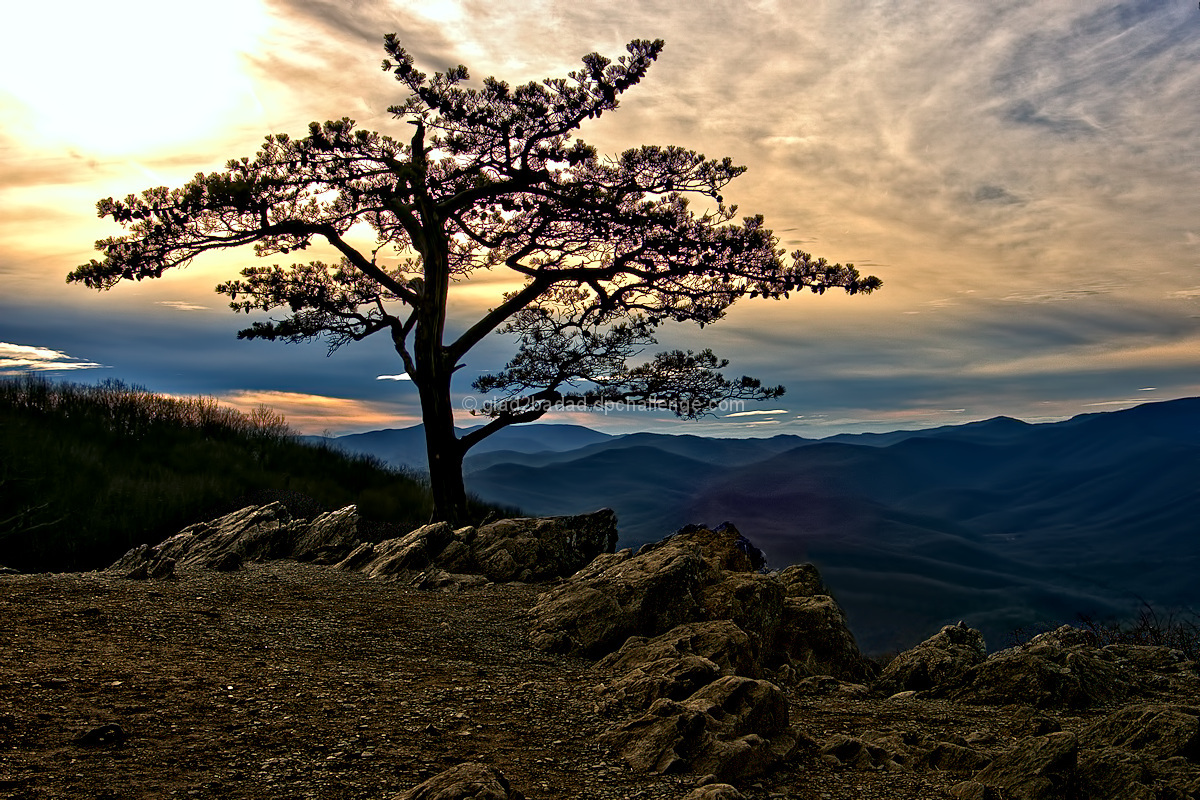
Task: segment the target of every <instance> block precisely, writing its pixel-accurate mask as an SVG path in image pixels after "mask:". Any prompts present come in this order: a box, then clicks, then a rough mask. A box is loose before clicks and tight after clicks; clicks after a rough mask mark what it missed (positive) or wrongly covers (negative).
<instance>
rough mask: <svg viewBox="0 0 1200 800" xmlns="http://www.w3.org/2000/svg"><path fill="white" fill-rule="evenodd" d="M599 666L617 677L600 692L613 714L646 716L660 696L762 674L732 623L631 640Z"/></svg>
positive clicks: (679, 696) (685, 695)
mask: <svg viewBox="0 0 1200 800" xmlns="http://www.w3.org/2000/svg"><path fill="white" fill-rule="evenodd" d="M596 667H597V669H598V670H600V671H603V672H607V673H612V674H615V675H616V676H617V677H616V678H614V679H613V680H610V681H608V682H606V683H604V684H602V685H601V686H600V688H599V690H598V693H599V695H600V704H601V708H602V709H603V710H604V712H605V713H607V714H609V715H613V714H616V713H620V712H633V713H641V712H642V711H644V710H646V709H648V708H649V707H650V706H651V705H652V704H653V703H654V701H656V700H658V699H659V698H664V697H665V698H668V699H670V700H684V699H686V698H688V697H690V696H691V695H692V694H694V693H695V692H697V691H699V690H700V689H701V688H703V687H705V686H707V685H708V684H710V683H712V682H713V681H715V680H716V679H717V678H720V677H723V676H727V675H740V676H743V677H751V678H754V677H758V675H759V672H760V670H759V667H758V663H757V661H756V660H755V651H754V647H753V645H752V643H751V641H750V637H749V636H747V635H746V633H745V631H743V630H742V629H741V628H739V627H738V626H737V625H735V624H733V622H731V621H730V620H716V621H712V622H693V623H689V624H686V625H680V626H678V627H675V628H672V629H671V630H670V631H668V632H667V633H664V634H663V635H661V636H656V637H655V638H653V639H647V638H645V637H642V636H631V637H630V638H629V639H627V640H626V641H625V644H624V645H623V646H622V647H621V649H620V650H618V651H616V652H615V653H611V654H609V655H608V656H605V657H604V658H603V659H602V660H601V661H600V662H599V663H598V664H597V665H596Z"/></svg>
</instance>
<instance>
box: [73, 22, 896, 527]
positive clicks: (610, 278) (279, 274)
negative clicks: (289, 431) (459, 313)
mask: <svg viewBox="0 0 1200 800" xmlns="http://www.w3.org/2000/svg"><path fill="white" fill-rule="evenodd" d="M384 46H385V49H386V51H387V54H388V58H387V59H386V60H384V62H383V69H384V70H386V71H388V72H390V73H392V74H393V75H394V76H395V79H396V80H397V81H398V82H399V83H400V84H401V85H402V86H403V87H404V88H405V89H406V90H407V97H406V99H405V100H404V102H402V103H400V104H399V105H395V106H392V107H391V108H390V109H389V111H390V112H391V113H392V114H393V115H394V116H395V117H396V118H397V119H400V120H404V121H406V122H408V123H409V124H411V125H412V130H411V136H408V137H405V138H403V139H394V138H391V137H389V136H386V135H383V134H380V133H375V132H372V131H367V130H363V129H360V128H357V127H356V126H355V123H354V122H353V121H352V120H349V119H345V118H344V119H341V120H337V121H330V122H325V123H324V124H318V123H315V122H314V123H312V124H311V125H310V126H309V131H308V135H307V136H305V137H303V138H292V137H289V136H288V135H287V134H275V135H272V136H268V137H267V139H266V142H265V143H264V145H263V147H262V149H261V150H259V152H258V153H257V155H256V156H255V157H254V158H253V159H250V158H242V159H240V160H233V161H230V162H228V164H227V165H226V168H225V169H224V170H223V171H219V172H213V173H209V174H204V173H201V174H197V175H196V176H195V178H194V179H193V180H191V181H190V182H188V183H187V184H186V185H185V186H182V187H180V188H176V189H169V188H166V187H159V188H154V189H149V190H147V191H145V192H142V193H141V194H140V195H130V196H128V197H126V198H125V199H124V200H114V199H112V198H108V199H105V200H101V201H100V202H99V203H98V205H97V207H98V211H99V214H100V216H101V217H110V218H112V219H113V220H114V221H115V222H118V223H120V224H121V225H123V226H124V227H125V228H126V233H125V235H122V236H117V237H111V238H108V239H104V240H102V241H99V242H97V243H96V247H97V249H98V250H100V251H101V252H102V254H103V259H102V260H96V259H92V260H91V261H90V262H89V263H87V264H84V265H82V266H80V267H78V268H77V269H75V270H74V271H73V272H71V273H70V275H69V276H68V281H71V282H81V283H84V284H85V285H87V286H89V287H92V288H97V289H108V288H111V287H112V286H114V285H116V284H118V283H120V282H121V281H123V280H142V279H146V278H158V277H161V276H162V275H163V274H164V272H165V271H167V270H169V269H172V268H174V267H181V266H184V265H186V264H187V263H189V262H190V261H191V260H192V259H193V258H195V257H196V256H197V255H200V254H201V253H204V252H206V251H210V250H216V249H222V248H229V247H240V246H243V245H253V247H254V251H255V253H256V254H257V255H258V256H260V257H271V256H276V255H283V256H286V255H290V254H294V253H296V252H298V251H302V250H305V249H307V248H309V247H310V246H311V245H313V243H314V242H326V243H328V244H329V245H332V247H333V248H335V249H336V251H337V252H338V253H339V254H340V260H339V261H338V262H337V263H327V262H325V261H320V260H314V261H308V262H306V263H292V264H290V265H287V266H280V265H279V264H271V265H270V266H250V267H246V268H245V269H243V270H242V272H241V277H240V278H239V279H236V280H231V281H228V282H225V283H222V284H221V285H220V286H218V287H217V291H218V292H220V293H222V294H225V295H228V296H229V298H230V300H231V307H232V308H234V309H235V310H237V311H242V312H246V313H251V312H258V311H264V312H276V311H282V312H283V315H282V316H281V317H280V318H270V319H267V320H261V321H254V322H252V323H251V324H250V326H249V327H247V328H245V329H244V330H242V331H241V332H240V333H239V334H238V335H239V337H240V338H261V339H270V340H284V341H289V342H300V341H308V340H312V339H319V338H320V339H324V340H325V341H326V342H327V343H328V344H329V346H330V349H331V350H333V349H336V348H338V347H340V346H342V345H344V344H346V343H348V342H351V341H357V340H360V339H364V338H366V337H368V336H372V335H374V334H377V333H386V334H387V335H389V336H390V337H391V341H392V343H393V346H394V348H395V351H396V353H397V354H398V355H399V357H400V359H401V360H402V362H403V364H404V369H405V370H406V372H407V374H408V375H409V376H410V377H411V378H412V380H413V382H414V384H415V385H416V387H417V389H418V392H419V394H420V398H421V405H422V415H423V420H424V424H425V431H426V437H427V442H428V451H429V465H430V476H431V480H432V483H433V488H434V495H435V501H436V502H437V504H438V513H439V515H440V516H442V517H444V518H448V519H453V518H455V517H456V516H457V514H458V513H459V510H460V509H461V507H462V504H463V502H464V500H465V494H464V491H463V483H462V474H461V465H462V457H463V454H464V453H465V452H466V451H467V450H468V449H469V448H470V447H471V446H472V445H474V444H477V443H478V442H479V441H481V440H482V439H483V438H485V437H487V436H488V435H490V434H492V433H494V432H495V431H496V430H499V429H500V428H502V427H504V426H505V425H510V424H513V423H520V422H529V421H533V420H535V419H538V418H539V417H541V416H542V415H544V414H545V413H546V412H547V411H550V410H552V409H557V408H563V407H570V406H573V407H584V408H595V407H598V406H601V405H603V404H607V403H612V402H627V403H636V404H639V405H644V406H647V407H652V408H661V409H667V410H669V411H671V412H674V413H675V414H677V415H679V416H683V417H692V418H694V417H698V416H702V415H704V414H706V413H710V412H711V411H712V410H713V409H715V408H716V407H717V406H718V405H719V404H720V403H721V402H722V401H726V400H729V399H731V398H739V399H768V398H772V397H777V396H779V395H780V394H782V393H783V387H778V386H777V387H765V386H763V385H762V384H761V383H760V382H759V381H758V380H756V379H753V378H748V377H741V378H733V379H731V378H726V377H725V376H724V375H722V374H721V372H720V370H721V369H722V368H723V367H724V366H725V365H726V362H725V360H723V359H720V358H718V357H717V356H715V355H714V354H713V353H712V352H711V351H709V350H701V351H698V352H693V351H672V352H666V353H659V354H657V355H655V356H653V357H651V358H649V359H646V360H641V361H639V360H638V359H639V358H640V357H641V354H642V353H643V352H644V351H645V350H646V348H648V347H650V346H651V345H653V344H655V343H656V342H655V338H654V333H655V330H656V329H657V328H658V326H660V325H661V324H662V323H664V322H667V321H677V322H695V323H698V324H699V325H701V326H704V325H707V324H710V323H713V322H716V321H718V320H719V319H721V318H722V316H723V315H724V314H725V312H726V310H727V309H728V308H729V307H730V305H732V304H733V303H734V302H735V301H737V300H738V299H740V298H742V297H744V296H747V295H749V296H750V297H755V296H760V297H765V298H776V299H778V298H782V297H787V296H788V295H789V293H791V292H793V291H797V290H800V289H804V288H807V289H809V290H811V291H813V292H816V293H818V294H820V293H823V292H825V291H827V290H829V289H834V288H836V289H841V290H844V291H846V292H848V293H850V294H857V293H867V292H870V291H872V290H874V289H876V288H878V287H879V285H880V281H879V279H878V278H875V277H872V276H861V275H860V274H859V273H858V271H857V270H856V269H855V268H854V266H853V265H849V264H847V265H842V264H831V263H829V262H827V261H826V260H825V259H821V258H813V257H812V256H811V255H809V254H807V253H804V252H800V251H796V252H794V253H791V254H790V257H789V258H785V257H784V256H785V253H784V251H782V250H780V249H779V246H778V244H779V243H778V239H777V238H776V237H775V236H774V234H773V233H772V232H771V231H770V230H769V229H768V228H766V227H765V224H764V221H763V218H762V217H761V216H749V217H744V218H742V219H741V220H738V219H737V208H736V206H732V205H727V204H726V203H725V202H724V198H723V196H722V192H723V190H724V188H725V187H726V186H727V185H728V184H729V182H730V181H732V180H733V179H734V178H736V177H738V176H739V175H741V174H742V173H743V172H744V171H745V168H744V167H740V166H736V165H735V164H734V163H733V161H732V160H731V159H729V158H722V159H709V158H705V156H703V155H701V154H698V153H696V152H693V151H691V150H687V149H684V148H681V147H661V146H653V145H645V146H641V147H636V148H631V149H629V150H626V151H625V152H623V153H621V154H619V155H616V156H611V157H603V156H601V155H599V154H598V153H597V151H596V149H595V148H593V147H591V146H590V145H588V144H586V143H584V142H583V141H581V140H580V139H578V138H576V137H575V132H576V131H577V130H578V129H579V128H580V126H581V125H582V124H583V123H584V122H585V121H586V120H588V119H593V118H596V117H598V116H600V115H601V114H604V113H606V112H608V111H611V110H613V109H615V108H616V107H617V105H618V98H619V97H620V95H621V94H622V93H623V92H625V91H626V90H627V89H629V88H630V87H632V86H634V85H635V84H637V83H638V82H639V81H640V80H641V79H642V78H643V77H644V76H645V74H646V72H647V70H648V69H649V67H650V65H651V64H652V63H653V62H654V60H655V59H656V58H657V57H658V55H659V53H660V52H661V50H662V47H663V42H662V41H661V40H659V41H647V40H636V41H633V42H630V43H629V45H628V46H627V51H628V52H627V54H626V55H623V56H621V57H619V58H617V59H616V60H610V59H608V58H605V57H603V56H601V55H599V54H596V53H593V54H590V55H587V56H585V57H584V58H583V63H582V67H581V68H580V69H578V70H576V71H574V72H571V73H569V74H568V75H567V76H566V77H565V78H549V79H546V80H544V81H541V82H530V83H526V84H523V85H520V86H516V87H513V86H510V85H509V84H507V83H505V82H503V81H500V80H498V79H496V78H487V79H485V80H483V81H482V83H481V85H479V86H478V87H474V88H473V87H468V86H466V85H464V84H465V82H466V81H467V80H468V77H469V76H468V72H467V69H466V68H465V67H463V66H458V67H455V68H453V69H449V70H447V71H446V72H435V73H433V75H427V74H426V73H424V72H421V71H420V70H418V69H417V68H416V66H415V65H414V60H413V58H412V56H411V55H410V54H409V53H408V52H407V51H406V50H405V49H404V48H403V47H401V45H400V43H399V40H398V39H397V38H396V36H395V35H388V36H386V37H385V38H384ZM689 196H691V197H695V196H699V197H703V198H707V199H706V201H705V202H706V204H707V207H706V208H705V209H704V210H702V211H696V210H693V209H692V207H691V205H690V203H689ZM359 223H366V225H368V226H369V227H370V229H371V231H372V232H373V234H374V242H373V243H372V245H371V246H370V247H363V246H361V245H359V244H357V242H358V240H359V238H360V237H357V236H356V235H353V234H352V230H351V229H352V227H353V226H355V225H356V224H359ZM354 233H357V231H356V232H354ZM480 270H507V271H508V272H509V274H510V275H511V276H512V278H513V279H514V281H513V285H514V286H515V287H518V288H514V289H513V290H512V291H509V292H507V293H504V294H503V295H502V296H499V297H497V299H496V303H495V305H494V306H492V307H491V308H490V309H489V310H488V311H487V312H486V313H484V314H482V316H480V317H479V318H478V319H476V320H473V321H471V322H470V323H469V324H467V325H466V326H465V327H464V328H463V329H462V330H461V332H458V333H457V335H454V336H450V335H448V332H447V321H448V317H447V303H448V300H449V298H450V295H451V293H452V292H453V290H454V287H455V285H456V284H458V283H459V282H461V281H463V280H465V279H467V278H468V277H469V276H471V275H472V274H473V273H476V272H478V271H480ZM495 332H501V333H504V334H508V335H511V336H513V337H514V338H515V339H516V341H517V350H516V353H515V355H514V356H513V358H512V359H511V360H510V361H509V362H508V364H507V365H506V366H505V367H504V368H503V369H501V370H500V371H498V372H495V373H493V374H488V375H484V376H483V377H480V378H479V379H478V380H476V381H475V382H474V384H473V388H475V389H476V390H477V391H479V392H481V393H496V394H497V395H498V398H497V399H495V400H493V401H492V402H489V403H487V404H486V405H485V406H484V407H483V408H484V411H485V413H486V414H487V416H488V417H490V421H489V422H488V423H487V424H486V425H484V426H483V427H481V428H478V429H477V430H475V431H473V432H471V433H467V434H465V435H462V436H459V435H457V434H456V432H455V429H454V409H453V407H452V404H451V393H450V383H451V377H452V375H453V374H454V372H455V371H456V370H458V369H460V368H461V367H462V366H463V359H464V357H465V356H466V354H467V353H468V352H469V351H470V350H471V349H472V348H473V347H474V346H475V345H477V344H478V343H479V342H480V341H482V340H483V339H484V338H485V337H486V336H488V335H489V334H492V333H495Z"/></svg>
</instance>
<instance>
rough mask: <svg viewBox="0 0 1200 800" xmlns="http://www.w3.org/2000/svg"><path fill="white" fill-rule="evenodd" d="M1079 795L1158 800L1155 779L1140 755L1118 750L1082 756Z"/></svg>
mask: <svg viewBox="0 0 1200 800" xmlns="http://www.w3.org/2000/svg"><path fill="white" fill-rule="evenodd" d="M1077 771H1078V773H1079V794H1080V796H1081V797H1085V798H1096V800H1157V798H1158V797H1159V793H1158V792H1156V791H1155V790H1154V789H1153V788H1152V787H1153V785H1154V776H1153V775H1152V774H1151V772H1150V770H1149V769H1147V767H1146V764H1145V762H1143V760H1142V759H1141V758H1139V757H1138V756H1136V755H1134V754H1132V753H1129V752H1126V751H1125V750H1119V749H1116V748H1104V749H1101V750H1083V751H1081V752H1080V754H1079V766H1078V770H1077Z"/></svg>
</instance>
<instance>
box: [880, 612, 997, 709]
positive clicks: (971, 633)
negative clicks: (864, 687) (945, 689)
mask: <svg viewBox="0 0 1200 800" xmlns="http://www.w3.org/2000/svg"><path fill="white" fill-rule="evenodd" d="M986 657H987V646H986V645H985V644H984V641H983V634H982V633H980V632H979V631H977V630H974V629H972V628H968V627H967V626H966V625H965V624H964V623H962V622H960V623H958V624H957V625H947V626H945V627H944V628H942V629H941V630H940V631H938V632H937V633H935V634H934V635H933V636H931V637H929V638H928V639H926V640H925V641H923V642H921V643H920V644H919V645H917V646H916V647H914V648H913V649H911V650H908V651H906V652H903V653H901V654H900V655H898V656H896V657H895V658H894V659H892V661H891V663H889V664H888V665H887V666H886V667H885V668H884V670H883V672H882V673H880V675H879V678H878V679H876V681H875V683H874V688H875V690H876V691H877V692H881V693H882V694H885V695H894V694H896V693H898V692H905V691H922V690H924V689H931V688H933V687H935V686H941V685H952V684H956V683H958V682H959V681H961V680H962V678H963V677H964V676H965V675H966V673H967V671H968V670H969V669H970V668H971V667H974V666H975V665H976V664H979V663H982V662H983V660H984V659H985V658H986Z"/></svg>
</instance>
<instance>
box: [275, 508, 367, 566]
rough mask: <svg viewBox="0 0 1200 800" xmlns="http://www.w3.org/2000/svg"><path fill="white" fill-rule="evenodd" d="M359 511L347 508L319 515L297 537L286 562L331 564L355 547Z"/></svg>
mask: <svg viewBox="0 0 1200 800" xmlns="http://www.w3.org/2000/svg"><path fill="white" fill-rule="evenodd" d="M358 543H359V540H358V509H357V508H355V507H354V506H346V507H345V508H339V509H338V510H336V511H330V512H328V513H326V514H321V515H320V516H319V517H317V518H316V519H314V520H313V521H312V522H310V523H309V524H308V526H307V527H305V528H302V529H301V530H300V531H299V532H298V534H297V535H296V539H295V543H294V544H293V545H292V550H291V553H289V554H288V557H289V558H294V559H295V560H297V561H315V562H316V563H318V564H334V563H336V562H338V561H340V560H341V559H343V558H345V557H346V555H347V554H348V553H349V552H350V551H351V550H353V549H354V548H355V547H357V546H358Z"/></svg>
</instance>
